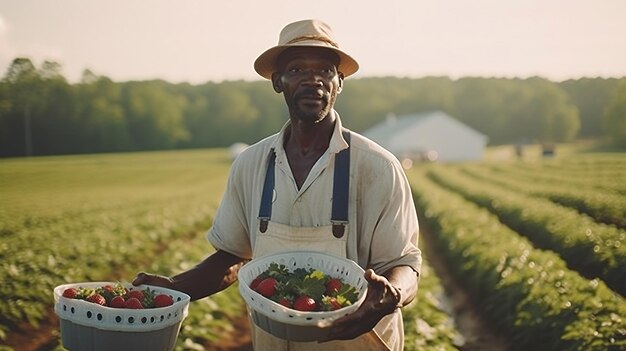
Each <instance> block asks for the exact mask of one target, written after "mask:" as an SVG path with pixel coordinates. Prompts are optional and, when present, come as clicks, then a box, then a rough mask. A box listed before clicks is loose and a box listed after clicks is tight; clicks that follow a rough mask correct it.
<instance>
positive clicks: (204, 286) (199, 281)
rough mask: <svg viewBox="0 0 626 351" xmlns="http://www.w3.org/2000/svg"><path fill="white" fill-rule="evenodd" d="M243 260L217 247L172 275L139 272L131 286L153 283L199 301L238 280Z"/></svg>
mask: <svg viewBox="0 0 626 351" xmlns="http://www.w3.org/2000/svg"><path fill="white" fill-rule="evenodd" d="M243 262H244V259H242V258H239V257H237V256H235V255H232V254H229V253H227V252H225V251H221V250H218V251H216V252H214V253H213V254H211V255H210V256H208V257H207V258H205V259H204V260H203V261H202V262H200V263H199V264H197V265H196V266H195V267H193V268H191V269H189V270H187V271H184V272H182V273H179V274H177V275H175V276H173V277H171V278H169V277H166V276H162V275H157V274H150V273H145V272H141V273H139V274H137V276H136V277H135V279H134V280H133V285H141V284H148V285H155V286H160V287H164V288H169V289H174V290H178V291H181V292H184V293H186V294H187V295H189V296H191V300H198V299H201V298H204V297H207V296H209V295H213V294H215V293H216V292H219V291H222V290H224V289H226V288H227V287H229V286H230V285H231V284H233V283H234V282H236V281H237V272H239V268H240V267H241V266H242V264H243Z"/></svg>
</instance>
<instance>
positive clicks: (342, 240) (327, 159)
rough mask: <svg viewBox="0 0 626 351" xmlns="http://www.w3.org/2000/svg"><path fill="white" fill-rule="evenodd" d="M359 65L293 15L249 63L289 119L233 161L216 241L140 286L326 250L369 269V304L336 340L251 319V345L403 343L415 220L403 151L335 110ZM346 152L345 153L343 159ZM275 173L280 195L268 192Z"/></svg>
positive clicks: (312, 23) (205, 279)
mask: <svg viewBox="0 0 626 351" xmlns="http://www.w3.org/2000/svg"><path fill="white" fill-rule="evenodd" d="M358 67H359V66H358V64H357V62H356V61H355V60H354V59H353V58H352V57H351V56H349V55H348V54H346V53H345V52H343V51H341V50H340V49H339V46H338V45H337V43H336V42H335V39H334V38H333V33H332V31H331V28H330V27H329V26H328V25H327V24H325V23H323V22H321V21H318V20H303V21H299V22H295V23H291V24H289V25H287V26H286V27H285V28H284V29H283V30H282V31H281V33H280V36H279V41H278V45H277V46H274V47H272V48H270V49H268V50H267V51H265V52H264V53H262V54H261V56H259V57H258V58H257V60H256V61H255V63H254V68H255V70H256V71H257V72H258V73H259V74H260V75H261V76H262V77H264V78H267V79H269V80H271V83H272V87H273V89H274V90H275V91H276V92H277V93H279V94H282V95H283V97H284V99H285V103H286V105H287V109H288V111H289V120H288V121H287V123H286V124H285V125H284V126H283V127H282V129H281V130H280V131H279V132H278V133H277V134H275V135H272V136H270V137H268V138H266V139H264V140H261V141H260V142H258V143H256V144H254V145H252V146H250V147H248V148H247V149H245V150H244V151H243V152H242V153H241V154H240V155H239V156H238V157H237V159H236V160H235V161H234V163H233V165H232V169H231V172H230V175H229V179H228V185H227V188H226V191H225V194H224V198H223V200H222V202H221V204H220V206H219V208H218V210H217V213H216V215H215V219H214V220H213V226H212V227H211V229H210V230H209V232H208V235H207V236H208V240H209V241H210V243H211V244H212V245H213V246H214V247H215V248H216V250H217V251H216V252H215V253H213V254H211V255H210V256H208V257H207V258H206V259H205V260H204V261H202V262H200V263H199V264H198V265H197V266H196V267H194V268H192V269H190V270H188V271H185V272H183V273H180V274H178V275H175V276H173V277H171V278H169V277H164V276H159V275H154V274H147V273H139V274H138V275H137V277H136V278H135V280H134V282H133V284H135V285H139V284H152V285H158V286H164V287H168V288H172V289H176V290H180V291H183V292H186V293H187V294H189V295H191V297H192V299H200V298H203V297H206V296H209V295H211V294H214V293H216V292H218V291H221V290H223V289H225V288H226V287H228V286H229V285H231V284H232V283H233V282H234V281H235V280H236V279H237V276H236V275H237V271H238V269H239V267H240V265H241V264H243V263H244V262H245V261H246V260H249V259H253V258H257V257H262V256H265V255H269V254H274V253H278V252H285V251H293V250H315V251H322V252H325V253H331V254H334V255H337V256H341V257H347V258H349V259H351V260H354V261H355V262H357V263H358V264H359V265H360V266H361V267H363V269H365V270H366V272H365V279H366V280H367V281H368V283H369V284H368V293H367V297H366V299H365V302H364V303H363V304H362V305H361V306H360V308H359V309H358V310H357V311H356V312H354V313H353V314H351V315H349V316H347V317H344V318H342V319H339V320H337V321H336V322H334V323H333V324H332V325H331V327H330V328H331V332H330V337H329V339H330V340H332V341H326V342H322V343H317V342H291V341H286V340H282V339H278V338H276V337H274V336H272V335H270V334H269V333H267V332H265V331H263V330H262V329H260V328H259V327H256V326H254V325H253V328H252V334H253V335H252V339H253V345H254V348H255V349H256V350H263V351H277V350H316V351H323V350H333V351H338V350H353V351H363V350H402V349H403V347H404V346H403V345H404V331H403V326H402V315H401V312H400V308H401V307H402V306H405V305H406V304H408V303H409V302H411V301H412V300H413V298H414V297H415V294H416V291H417V283H418V276H419V270H420V265H421V253H420V250H419V249H418V248H417V241H418V221H417V216H416V212H415V207H414V204H413V199H412V194H411V189H410V187H409V184H408V181H407V179H406V177H405V174H404V172H403V170H402V166H401V165H400V163H399V162H398V160H397V159H396V158H395V157H394V156H392V155H391V153H389V152H388V151H386V150H384V149H383V148H382V147H380V146H378V145H377V144H375V143H374V142H372V141H370V140H369V139H366V138H365V137H363V136H361V135H359V134H357V133H354V132H351V131H349V130H347V129H345V128H344V127H343V126H342V123H341V119H340V117H339V114H338V113H337V112H336V111H335V110H334V105H335V101H336V99H337V96H338V95H339V94H340V93H341V90H342V89H343V82H344V78H345V77H348V76H350V75H351V74H353V73H355V72H356V71H357V70H358ZM343 150H345V151H344V153H343V155H349V157H348V158H347V161H345V160H346V158H344V157H338V155H339V153H340V152H342V151H343ZM338 160H339V161H338ZM341 160H344V161H341ZM342 162H345V164H344V165H345V166H346V168H345V172H349V173H342V172H338V175H337V176H338V177H339V178H341V176H342V175H344V176H346V177H345V178H344V179H348V181H349V185H347V186H346V187H347V189H348V190H349V192H348V194H349V197H346V201H345V202H344V201H342V198H341V196H340V195H339V194H338V193H337V194H334V193H333V183H334V177H335V174H334V172H335V168H338V169H343V167H341V164H342ZM271 172H273V173H274V177H275V185H274V188H273V190H272V189H268V190H269V191H270V194H273V195H272V196H268V197H266V198H264V199H263V200H262V194H263V189H264V182H265V179H266V174H267V173H271ZM346 187H344V188H341V187H340V188H341V189H339V190H344V191H345V190H346ZM333 207H337V208H340V209H344V210H345V209H346V207H347V211H346V213H347V218H337V217H335V218H333V211H331V208H333ZM267 209H271V218H267V219H262V218H263V217H264V216H263V214H260V211H267ZM338 212H341V211H338ZM259 217H261V219H260V218H259ZM267 217H270V216H267Z"/></svg>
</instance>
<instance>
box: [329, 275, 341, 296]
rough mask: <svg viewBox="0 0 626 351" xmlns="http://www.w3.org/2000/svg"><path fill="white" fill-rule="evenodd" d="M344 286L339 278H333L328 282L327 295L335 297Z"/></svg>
mask: <svg viewBox="0 0 626 351" xmlns="http://www.w3.org/2000/svg"><path fill="white" fill-rule="evenodd" d="M342 285H343V284H342V283H341V280H339V279H337V278H331V279H329V280H328V281H327V282H326V295H334V294H337V293H338V292H339V289H341V286H342Z"/></svg>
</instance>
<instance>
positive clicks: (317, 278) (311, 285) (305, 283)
mask: <svg viewBox="0 0 626 351" xmlns="http://www.w3.org/2000/svg"><path fill="white" fill-rule="evenodd" d="M324 279H325V275H324V273H323V272H321V271H317V270H315V271H312V272H311V273H309V274H308V275H306V276H305V277H304V279H302V280H299V279H291V280H290V283H291V284H293V285H294V290H295V292H296V294H297V295H308V296H310V297H312V298H313V299H314V300H316V301H319V300H320V299H321V298H322V294H323V293H324V292H325V291H326V286H325V285H324Z"/></svg>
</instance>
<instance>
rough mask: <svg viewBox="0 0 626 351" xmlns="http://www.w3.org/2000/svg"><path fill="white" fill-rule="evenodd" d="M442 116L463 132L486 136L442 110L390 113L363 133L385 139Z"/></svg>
mask: <svg viewBox="0 0 626 351" xmlns="http://www.w3.org/2000/svg"><path fill="white" fill-rule="evenodd" d="M442 118H443V119H446V120H448V122H452V123H454V125H455V126H456V127H457V128H460V129H464V130H465V132H466V133H468V134H472V135H474V136H476V137H480V138H485V139H486V138H487V136H486V135H485V134H482V133H480V132H478V131H477V130H475V129H473V128H471V127H469V126H468V125H466V124H464V123H462V122H460V121H459V120H457V119H455V118H453V117H451V116H450V115H448V114H447V113H445V112H443V111H430V112H423V113H416V114H410V115H405V116H400V117H396V116H394V115H391V116H389V117H387V119H386V120H385V121H382V122H380V123H379V124H377V125H375V126H373V127H371V128H370V129H368V130H366V131H365V132H364V133H363V135H365V136H367V137H368V138H370V139H372V140H387V139H388V138H393V137H395V136H397V135H400V134H402V133H403V132H405V131H407V130H408V129H413V130H414V129H416V128H419V127H420V125H424V124H427V122H428V121H430V120H432V119H442Z"/></svg>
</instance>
